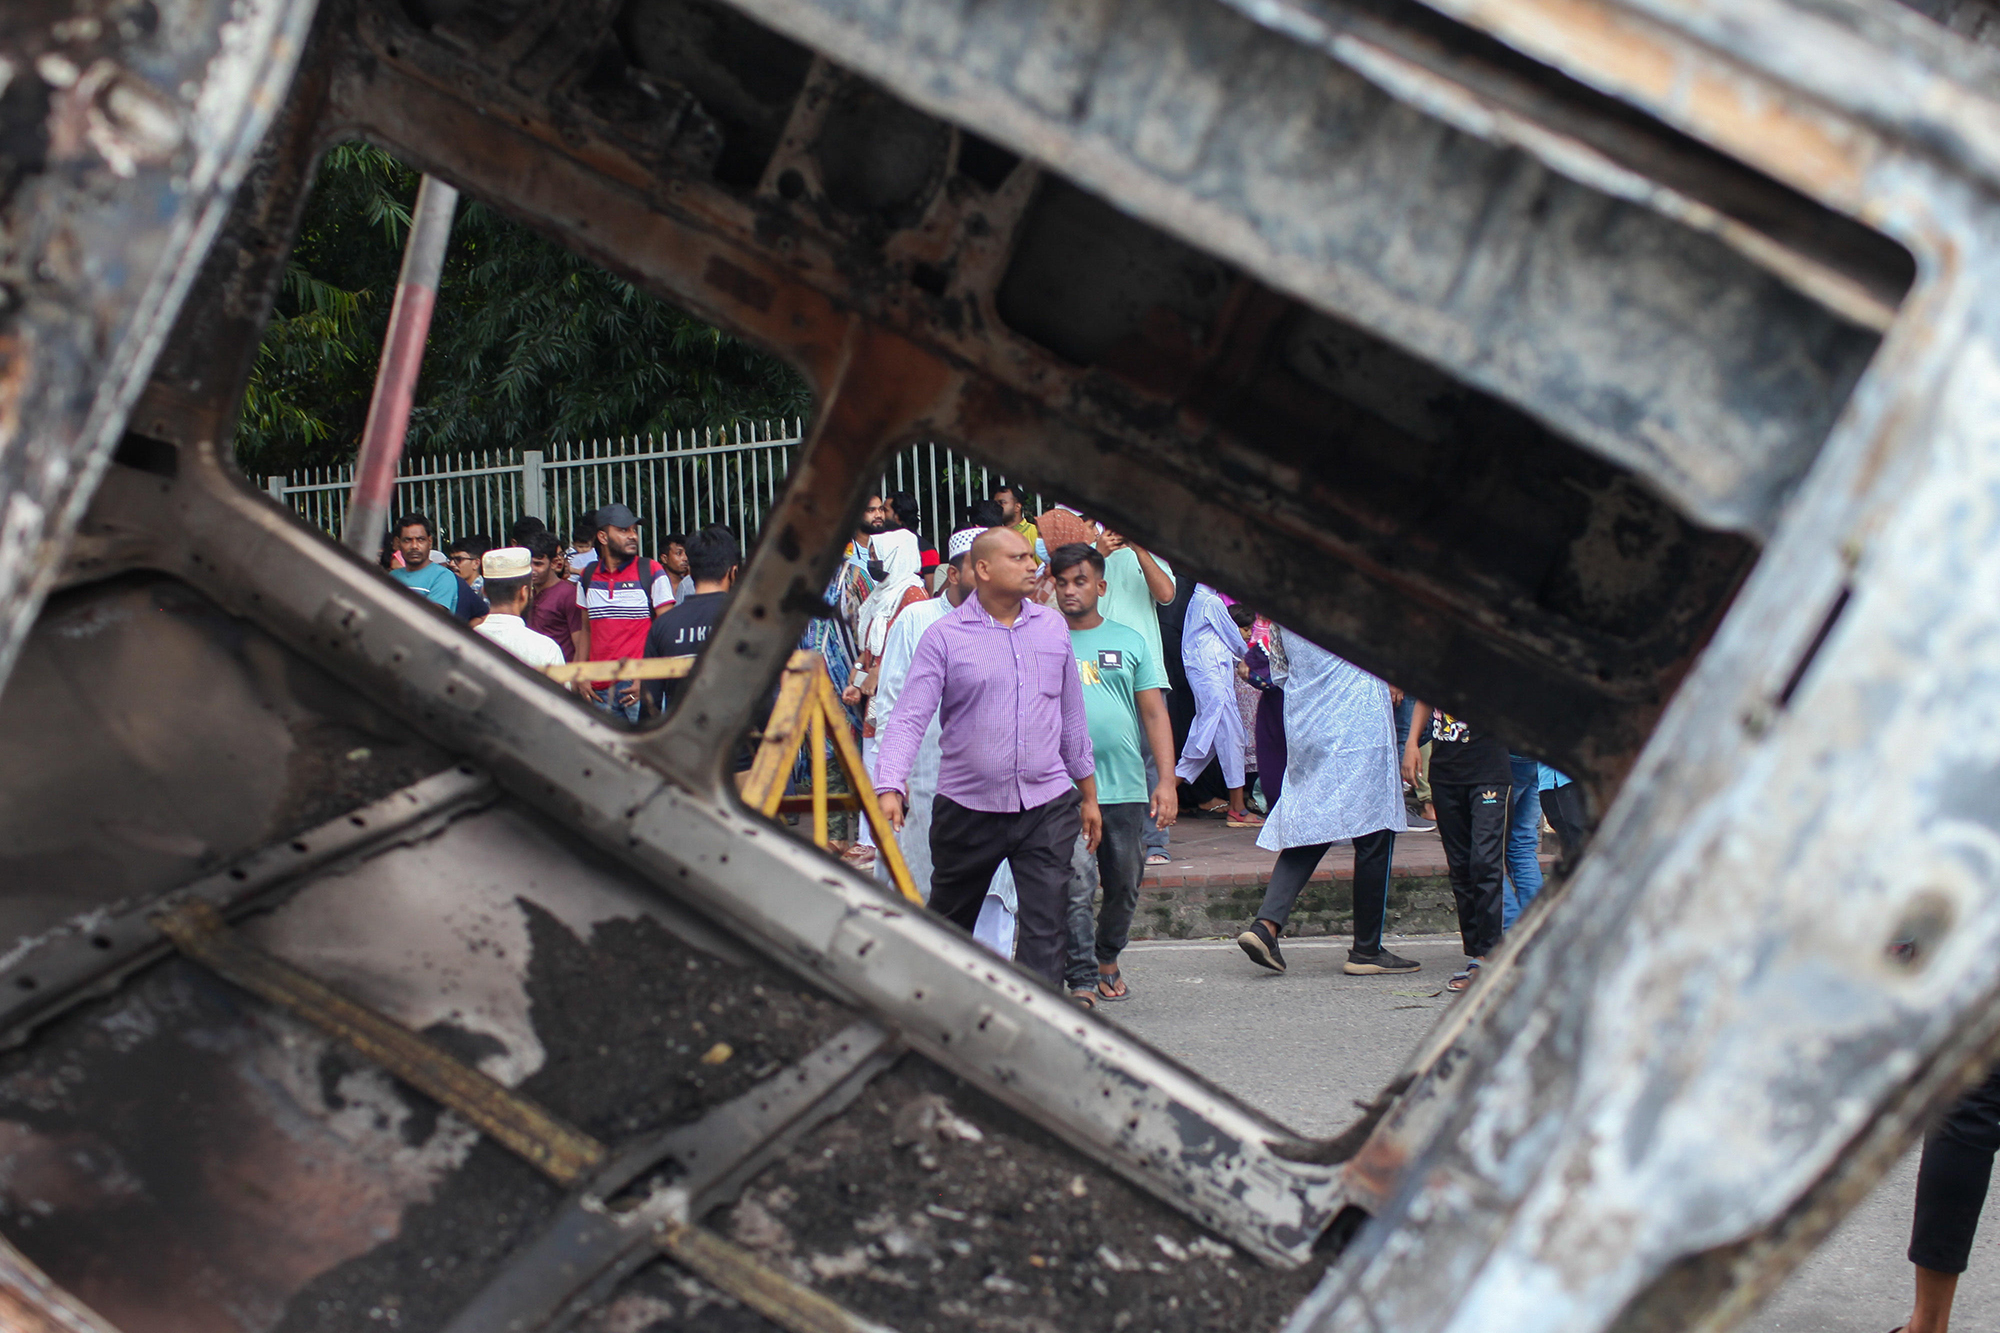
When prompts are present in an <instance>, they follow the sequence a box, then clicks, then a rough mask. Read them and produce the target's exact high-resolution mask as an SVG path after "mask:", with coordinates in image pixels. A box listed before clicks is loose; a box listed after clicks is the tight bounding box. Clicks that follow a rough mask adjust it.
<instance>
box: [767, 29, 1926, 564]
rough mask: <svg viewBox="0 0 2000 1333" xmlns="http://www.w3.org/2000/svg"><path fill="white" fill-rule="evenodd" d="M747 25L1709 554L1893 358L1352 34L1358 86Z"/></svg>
mask: <svg viewBox="0 0 2000 1333" xmlns="http://www.w3.org/2000/svg"><path fill="white" fill-rule="evenodd" d="M743 8H744V9H745V10H747V11H748V12H749V13H752V14H754V15H756V16H757V17H759V18H760V19H762V20H764V21H765V22H767V23H769V24H770V25H771V26H772V27H774V28H776V29H777V30H779V31H781V32H784V33H787V34H788V35H790V36H792V37H794V38H796V39H798V40H799V41H801V42H804V43H806V44H807V45H810V46H812V47H814V48H816V49H818V50H820V51H823V52H825V53H827V54H828V55H829V56H830V57H832V58H833V59H835V60H837V61H839V62H840V63H841V64H843V65H845V66H847V67H849V68H851V69H854V70H857V71H859V72H861V73H864V74H866V75H867V76H868V77H870V78H872V79H876V80H880V81H881V82H883V83H885V84H887V85H888V86H889V87H891V88H893V89H894V90H895V91H896V92H897V93H898V94H899V95H901V96H902V97H904V98H906V99H908V100H909V101H910V102H912V103H914V104H915V105H917V106H921V107H923V108H925V109H926V110H929V111H932V112H934V113H936V114H939V115H948V116H953V117H955V118H957V119H959V120H960V121H961V122H964V123H971V124H976V125H978V126H979V127H980V131H981V133H983V134H989V135H991V136H993V137H995V138H997V139H999V140H1000V141H1001V142H1004V143H1006V144H1007V145H1008V146H1009V147H1011V148H1014V149H1016V150H1018V151H1020V152H1022V153H1024V154H1027V155H1029V156H1031V157H1034V158H1036V159H1038V160H1040V161H1042V162H1045V163H1047V164H1048V165H1050V166H1051V167H1053V168H1055V169H1057V170H1059V171H1061V172H1062V173H1063V174H1064V175H1065V176H1067V177H1068V178H1070V179H1071V180H1074V181H1075V182H1077V183H1078V184H1080V185H1082V186H1083V187H1084V188H1086V189H1089V190H1091V191H1093V192H1094V193H1098V194H1102V195H1105V196H1108V197H1111V198H1114V199H1116V200H1117V201H1118V203H1119V205H1120V206H1121V207H1122V208H1124V209H1125V210H1127V211H1130V212H1133V213H1136V214H1137V215H1139V216H1141V217H1143V218H1145V219H1147V220H1148V221H1150V222H1151V223H1153V224H1154V225H1155V226H1158V227H1160V228H1161V229H1163V230H1165V231H1168V232H1170V233H1172V234H1174V235H1177V236H1180V237H1182V238H1184V239H1187V240H1189V241H1191V242H1194V243H1197V244H1199V245H1200V246H1201V247H1202V248H1203V249H1204V250H1206V251H1208V252H1209V253H1212V254H1218V255H1222V256H1224V257H1226V258H1228V259H1230V260H1232V261H1234V262H1236V263H1238V264H1240V265H1242V266H1243V267H1244V268H1245V269H1247V270H1248V271H1250V272H1252V273H1254V274H1256V275H1257V276H1258V277H1260V278H1262V279H1263V280H1264V281H1266V282H1268V283H1270V284H1271V285H1272V286H1273V287H1276V288H1278V289H1279V290H1282V291H1285V292H1288V293H1291V294H1293V295H1295V296H1298V297H1300V298H1302V299H1304V300H1307V301H1309V302H1311V303H1312V304H1313V305H1315V306H1317V307H1319V308H1320V309H1322V310H1326V311H1328V312H1330V313H1333V314H1336V315H1339V316H1341V317H1342V318H1344V319H1347V320H1350V321H1352V322H1354V323H1357V324H1360V325H1362V326H1364V327H1366V328H1369V329H1371V330H1373V331H1376V332H1378V333H1380V334H1382V335H1384V336H1386V337H1388V338H1389V339H1390V340H1391V341H1393V342H1395V343H1397V344H1398V345H1400V346H1402V347H1404V348H1406V349H1408V350H1410V351H1412V352H1414V353H1416V354H1417V355H1419V356H1421V357H1423V358H1425V359H1426V360H1429V361H1431V362H1433V363H1434V364H1436V365H1439V366H1441V367H1443V368H1444V369H1445V370H1447V371H1448V372H1450V373H1451V374H1452V375H1453V376H1454V377H1455V378H1458V379H1460V380H1462V381H1464V382H1467V383H1471V384H1476V385H1479V386H1481V387H1483V388H1486V389H1488V390H1490V391H1492V392H1493V393H1495V394H1497V395H1498V396H1500V397H1502V398H1504V399H1507V400H1508V401H1510V402H1513V403H1515V404H1517V405H1520V406H1522V407H1524V408H1526V409H1528V410H1529V411H1531V412H1534V413H1535V414H1536V415H1538V416H1539V417H1541V419H1542V420H1544V421H1546V422H1548V423H1549V424H1550V425H1551V426H1553V427H1554V428H1555V429H1557V430H1558V431H1561V432H1562V433H1564V434H1566V435H1568V436H1570V437H1571V438H1573V439H1576V440H1579V441H1582V442H1584V443H1586V444H1588V445H1589V446H1590V447H1592V448H1595V449H1598V450H1600V451H1602V452H1603V453H1604V454H1605V455H1606V456H1608V457H1610V458H1612V459H1614V460H1616V461H1617V462H1619V463H1621V464H1623V465H1624V466H1626V467H1629V468H1632V469H1633V470H1634V471H1637V472H1639V473H1640V474H1641V475H1643V476H1645V477H1647V478H1648V480H1650V481H1651V482H1652V483H1653V484H1654V485H1656V486H1658V487H1659V488H1660V489H1661V490H1662V491H1663V492H1665V493H1666V494H1667V495H1668V496H1669V497H1671V498H1672V499H1673V500H1674V502H1675V503H1676V505H1677V507H1679V508H1680V509H1681V510H1682V512H1684V513H1687V514H1689V515H1690V516H1692V517H1694V518H1696V519H1697V520H1699V521H1701V522H1704V523H1707V524H1710V525H1712V526H1718V527H1733V528H1741V529H1744V530H1747V531H1751V532H1758V533H1761V532H1764V531H1766V530H1768V528H1769V525H1770V523H1771V521H1772V520H1773V518H1774V516H1775V513H1776V509H1777V505H1778V503H1779V502H1780V500H1781V499H1782V498H1783V496H1784V495H1785V493H1786V492H1787V491H1788V490H1789V488H1790V486H1791V485H1792V483H1793V482H1794V481H1795V480H1796V479H1797V478H1798V476H1799V475H1800V474H1801V473H1802V472H1803V471H1804V470H1805V468H1806V467H1807V466H1808V465H1809V464H1810V462H1811V459H1812V454H1813V451H1814V449H1815V448H1816V447H1817V444H1818V442H1819V440H1820V439H1821V438H1822V437H1823V435H1824V433H1825V430H1826V428H1827V427H1828V426H1829V425H1830V424H1831V422H1832V413H1833V412H1834V411H1836V410H1837V409H1838V404H1839V403H1840V401H1841V400H1842V399H1844V398H1845V397H1846V394H1847V391H1848V389H1849V388H1850V387H1851V385H1852V383H1853V380H1854V378H1855V377H1856V376H1857V375H1858V374H1859V373H1860V370H1861V367H1862V365H1863V364H1865V362H1866V361H1867V358H1868V356H1869V355H1870V353H1871V352H1872V350H1873V347H1874V338H1873V337H1872V336H1870V335H1869V334H1867V333H1866V332H1864V331H1863V330H1861V329H1857V328H1854V327H1852V326H1849V325H1846V324H1844V323H1843V321H1842V320H1840V319H1839V318H1837V317H1836V316H1835V315H1834V314H1832V313H1831V312H1827V311H1818V312H1814V311H1812V310H1811V307H1810V304H1809V303H1808V302H1807V301H1806V300H1804V299H1802V298H1801V297H1800V296H1799V295H1798V294H1797V293H1796V292H1795V291H1794V290H1793V289H1792V288H1791V286H1789V285H1788V283H1787V282H1786V281H1785V277H1784V276H1776V275H1774V276H1769V277H1766V276H1765V275H1764V274H1762V273H1761V272H1760V271H1759V269H1758V264H1757V263H1756V262H1755V260H1754V259H1753V258H1751V257H1750V256H1747V255H1745V254H1744V253H1743V252H1742V251H1741V250H1740V249H1738V248H1735V247H1732V246H1731V245H1730V244H1729V243H1728V241H1727V240H1724V239H1722V238H1721V237H1720V236H1719V235H1717V234H1716V233H1717V232H1719V231H1727V230H1728V229H1727V228H1722V227H1714V228H1705V229H1703V230H1694V229H1691V228H1689V227H1688V226H1687V225H1685V223H1684V222H1683V221H1681V220H1677V219H1674V218H1671V217H1669V216H1667V215H1666V214H1664V213H1661V212H1656V211H1654V210H1653V207H1652V206H1653V205H1654V204H1655V203H1659V202H1664V201H1662V200H1659V199H1658V198H1657V197H1656V195H1655V194H1654V193H1653V192H1652V191H1651V190H1646V191H1640V192H1638V193H1637V195H1636V197H1635V198H1634V201H1633V202H1631V203H1627V202H1625V201H1624V200H1623V199H1618V198H1607V197H1606V195H1605V194H1604V193H1602V192H1601V191H1600V190H1599V189H1597V188H1594V187H1596V186H1598V185H1600V184H1601V183H1602V182H1603V180H1604V179H1606V178H1608V177H1609V176H1611V175H1612V174H1613V173H1611V172H1609V171H1603V172H1589V173H1585V172H1584V171H1583V170H1582V165H1583V164H1582V163H1581V161H1580V158H1581V154H1569V155H1563V154H1559V153H1555V152H1553V151H1551V152H1546V153H1544V154H1543V156H1545V157H1548V158H1551V159H1553V167H1551V166H1550V165H1547V164H1545V163H1543V162H1539V161H1537V160H1536V159H1535V157H1534V156H1531V155H1530V154H1529V153H1526V152H1523V151H1521V148H1522V147H1530V146H1532V147H1537V148H1539V147H1542V146H1543V145H1544V140H1543V139H1541V138H1538V137H1536V136H1533V135H1528V134H1513V135H1509V134H1507V133H1504V132H1502V128H1503V127H1501V126H1497V125H1496V124H1495V123H1494V122H1495V120H1496V117H1494V116H1492V115H1491V114H1478V113H1476V112H1474V111H1471V110H1467V111H1465V112H1464V113H1462V114H1454V115H1452V116H1451V117H1450V119H1451V120H1452V121H1455V122H1456V125H1452V124H1447V123H1444V122H1441V121H1440V120H1438V119H1436V118H1434V117H1433V116H1431V115H1427V114H1425V112H1427V111H1433V110H1436V109H1438V107H1439V106H1441V105H1444V104H1445V103H1446V102H1447V100H1448V99H1443V98H1439V99H1428V100H1430V105H1423V104H1421V103H1418V104H1414V105H1413V104H1412V103H1413V99H1411V97H1410V93H1411V91H1412V87H1411V83H1412V82H1413V81H1414V72H1412V74H1411V77H1410V78H1408V79H1405V80H1403V81H1400V82H1390V80H1391V74H1392V68H1404V66H1399V65H1398V64H1397V53H1396V52H1393V51H1384V50H1381V49H1379V48H1375V47H1373V46H1371V45H1370V44H1369V43H1368V42H1367V41H1366V40H1365V39H1364V38H1362V37H1359V36H1357V35H1356V34H1354V33H1352V32H1341V31H1340V29H1341V28H1343V27H1346V26H1347V25H1346V24H1344V23H1341V22H1340V21H1339V20H1338V19H1337V18H1336V19H1334V20H1333V21H1332V22H1331V23H1330V24H1329V25H1328V26H1329V27H1330V28H1331V29H1332V31H1331V32H1329V33H1327V34H1326V40H1325V45H1326V47H1327V49H1328V50H1329V51H1330V53H1331V54H1332V55H1334V56H1335V57H1336V58H1337V59H1338V60H1341V61H1344V62H1346V64H1336V63H1333V62H1332V61H1329V60H1327V59H1325V58H1324V57H1323V56H1321V55H1320V54H1319V53H1318V52H1316V51H1310V50H1307V49H1302V47H1301V46H1300V44H1298V43H1297V42H1295V41H1292V40H1289V39H1288V38H1287V37H1286V36H1285V35H1281V34H1280V33H1279V32H1276V31H1272V30H1270V29H1267V28H1264V27H1261V26H1259V25H1258V23H1256V22H1254V21H1253V19H1252V18H1251V17H1246V16H1245V15H1242V14H1237V13H1233V12H1231V11H1230V10H1228V9H1226V8H1223V7H1221V6H1217V5H1201V6H1187V5H1178V4H1171V3H1157V4H1137V5H1134V4H1117V3H1112V2H1111V0H1076V2H1075V3H1068V4H1064V5H1061V6H1058V7H1055V8H1050V7H1047V6H1043V5H1034V4H1002V5H994V4H985V5H978V6H967V5H959V4H954V3H940V4H934V5H929V6H926V7H925V9H924V13H923V19H922V21H921V22H915V21H912V18H911V16H910V14H909V11H908V10H906V9H905V8H904V7H902V6H900V5H897V4H895V3H892V2H890V0H851V2H848V3H797V2H796V0H748V3H745V4H744V5H743ZM1243 8H1244V9H1245V10H1246V11H1247V13H1248V14H1249V15H1253V16H1255V17H1257V18H1265V19H1269V20H1272V21H1282V18H1283V17H1284V15H1282V14H1281V12H1280V10H1279V7H1278V6H1276V5H1248V4H1246V5H1245V6H1243ZM1330 8H1331V7H1319V8H1317V9H1315V10H1314V11H1313V12H1314V13H1315V14H1321V15H1324V14H1327V12H1328V9H1330ZM1362 8H1363V9H1364V10H1365V9H1366V8H1368V7H1365V6H1364V7H1362ZM1386 8H1390V9H1392V10H1393V8H1394V7H1386ZM1300 12H1301V10H1294V11H1289V13H1290V14H1292V15H1297V14H1299V13H1300ZM1333 12H1334V14H1335V15H1337V14H1338V13H1339V11H1338V10H1334V11H1333ZM1286 26H1287V27H1291V28H1294V29H1296V28H1298V27H1300V26H1301V25H1300V24H1298V23H1296V22H1294V23H1287V24H1286ZM1377 26H1379V27H1383V28H1389V27H1392V26H1393V25H1392V24H1389V23H1380V22H1378V24H1377ZM1334 33H1339V36H1338V38H1337V39H1335V37H1334ZM1350 65H1351V66H1353V67H1354V68H1349V67H1348V66H1350ZM1355 68H1358V69H1359V70H1360V71H1361V73H1356V72H1355ZM1167 70H1171V71H1172V74H1171V76H1170V78H1169V80H1168V82H1166V83H1163V82H1162V81H1161V80H1162V72H1163V71H1167ZM1461 77H1462V76H1461ZM1371 79H1373V80H1375V81H1376V82H1371V81H1370V80H1371ZM1452 79H1453V74H1452V71H1450V70H1449V69H1446V70H1444V71H1443V72H1442V76H1441V78H1440V82H1441V83H1442V84H1443V85H1444V86H1446V87H1456V86H1457V85H1456V84H1454V83H1453V82H1452ZM1378 83H1390V86H1389V87H1388V88H1387V90H1386V91H1385V90H1384V88H1383V87H1381V86H1377V85H1378ZM1169 87H1171V92H1168V91H1167V89H1168V88H1169ZM1248 90H1261V91H1258V92H1251V93H1250V95H1247V96H1246V95H1245V93H1246V91H1248ZM1399 97H1400V98H1401V99H1403V100H1400V101H1399V100H1398V98H1399ZM1548 133H1549V135H1550V136H1551V138H1553V137H1554V136H1555V135H1559V134H1560V133H1561V130H1560V128H1559V127H1558V128H1555V129H1552V130H1550V131H1548ZM1510 140H1511V141H1510ZM1565 172H1567V173H1568V176H1566V175H1565V174H1564V173H1565ZM1580 174H1587V175H1588V176H1589V179H1587V180H1586V181H1585V182H1584V183H1582V184H1579V183H1577V182H1576V181H1575V180H1574V179H1571V177H1574V176H1577V175H1580ZM1656 188H1657V187H1655V189H1656ZM1619 193H1620V194H1627V195H1630V194H1633V193H1634V192H1633V191H1631V190H1629V189H1626V190H1620V191H1619ZM1744 230H1748V229H1747V228H1746V229H1744ZM1758 257H1759V258H1761V257H1763V256H1762V255H1761V254H1760V255H1759V256H1758ZM1785 276H1790V275H1785ZM1848 281H1850V282H1852V281H1853V280H1852V279H1849V280H1848ZM1855 285H1857V286H1859V285H1860V284H1855ZM1724 291H1727V292H1729V293H1730V294H1731V295H1730V299H1728V300H1726V301H1724V300H1718V299H1717V297H1718V296H1719V294H1720V293H1722V292H1724ZM1897 295H1900V293H1897ZM1876 307H1877V309H1881V308H1882V307H1881V303H1880V299H1879V298H1877V300H1876ZM1875 318H1879V316H1876V317H1875ZM1786 344H1790V345H1791V347H1793V348H1794V349H1795V350H1793V351H1790V352H1787V351H1784V350H1780V349H1781V347H1783V346H1784V345H1786Z"/></svg>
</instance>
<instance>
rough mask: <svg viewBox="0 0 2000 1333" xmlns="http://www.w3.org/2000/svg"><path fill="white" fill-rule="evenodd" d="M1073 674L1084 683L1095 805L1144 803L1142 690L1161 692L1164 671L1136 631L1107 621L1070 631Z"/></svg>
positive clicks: (1144, 765)
mask: <svg viewBox="0 0 2000 1333" xmlns="http://www.w3.org/2000/svg"><path fill="white" fill-rule="evenodd" d="M1069 641H1070V646H1071V648H1072V649H1074V650H1075V653H1076V672H1077V675H1078V676H1080V677H1081V678H1082V680H1083V713H1084V717H1085V719H1086V720H1087V721H1088V722H1089V723H1090V748H1091V749H1092V750H1093V751H1094V752H1095V753H1096V755H1097V801H1098V804H1100V805H1123V804H1126V803H1129V802H1132V801H1144V800H1147V799H1148V798H1149V797H1150V796H1151V795H1152V793H1150V792H1148V791H1147V790H1146V751H1145V748H1144V747H1145V743H1146V741H1145V735H1144V733H1143V732H1142V731H1141V730H1140V728H1139V705H1138V704H1137V703H1136V702H1134V698H1135V696H1136V695H1137V694H1138V692H1139V691H1140V690H1158V689H1164V688H1165V687H1166V683H1167V673H1166V669H1165V667H1164V666H1163V665H1162V664H1161V662H1160V660H1159V658H1158V656H1157V655H1154V654H1151V653H1149V652H1148V651H1147V650H1146V641H1145V640H1144V639H1142V638H1140V637H1139V634H1138V632H1137V631H1135V630H1133V629H1130V628H1128V627H1127V626H1124V625H1121V624H1119V623H1118V622H1117V621H1115V620H1107V621H1105V622H1104V623H1103V624H1101V625H1099V626H1098V627H1097V628H1096V629H1072V630H1070V632H1069Z"/></svg>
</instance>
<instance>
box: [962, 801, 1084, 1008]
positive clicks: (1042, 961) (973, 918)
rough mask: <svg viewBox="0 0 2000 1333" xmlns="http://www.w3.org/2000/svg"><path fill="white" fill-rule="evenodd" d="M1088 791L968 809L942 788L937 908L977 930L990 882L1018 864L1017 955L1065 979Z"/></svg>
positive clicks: (1051, 978) (1053, 979)
mask: <svg viewBox="0 0 2000 1333" xmlns="http://www.w3.org/2000/svg"><path fill="white" fill-rule="evenodd" d="M1082 804H1083V797H1082V795H1081V794H1080V793H1079V792H1077V791H1075V790H1073V789H1072V790H1071V791H1069V792H1067V793H1065V794H1064V795H1062V796H1058V797H1057V798H1056V799H1055V800H1053V801H1050V802H1049V803H1048V804H1046V805H1038V806H1036V807H1035V808H1034V809H1032V810H1022V811H1018V812H1016V813H1014V814H994V813H992V812H990V811H986V810H968V809H966V808H965V807H964V806H962V805H960V804H959V803H958V802H957V801H954V800H952V799H951V798H950V797H949V796H945V795H943V794H940V795H939V796H938V797H937V799H936V800H935V801H934V802H933V803H932V805H931V910H932V911H933V912H936V913H937V914H938V915H939V916H942V917H945V918H946V919H948V920H951V921H956V922H957V923H958V924H959V925H961V926H963V927H965V929H967V930H971V929H972V928H973V927H974V926H975V925H977V924H978V923H979V907H980V904H982V903H984V902H985V901H986V886H987V885H988V884H990V883H992V881H993V872H994V871H996V870H998V869H999V868H1000V863H1001V862H1002V861H1005V862H1006V863H1007V864H1008V865H1009V866H1011V867H1013V870H1014V891H1015V893H1016V894H1017V895H1018V896H1019V898H1020V908H1021V910H1020V911H1019V912H1018V913H1017V914H1016V920H1017V921H1018V923H1019V929H1020V934H1019V936H1018V941H1019V942H1018V943H1017V944H1016V945H1015V947H1014V956H1015V958H1016V959H1017V960H1019V962H1020V963H1021V964H1022V965H1023V966H1025V967H1027V968H1028V969H1029V970H1030V971H1033V972H1038V973H1040V974H1041V975H1042V976H1044V977H1046V978H1048V982H1049V984H1050V985H1051V986H1061V985H1062V983H1063V957H1064V955H1065V953H1066V952H1067V938H1066V935H1067V925H1068V916H1069V856H1070V848H1071V847H1072V846H1074V845H1075V843H1076V835H1077V834H1078V833H1080V832H1082V831H1083V816H1082Z"/></svg>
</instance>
